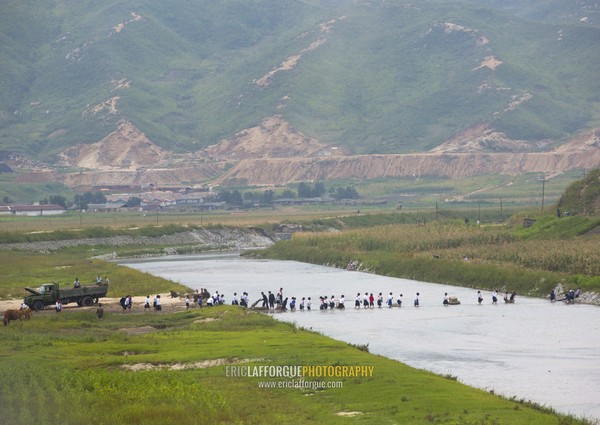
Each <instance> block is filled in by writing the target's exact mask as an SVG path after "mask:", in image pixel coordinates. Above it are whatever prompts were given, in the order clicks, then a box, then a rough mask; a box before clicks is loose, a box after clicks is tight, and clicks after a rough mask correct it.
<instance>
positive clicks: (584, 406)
mask: <svg viewBox="0 0 600 425" xmlns="http://www.w3.org/2000/svg"><path fill="white" fill-rule="evenodd" d="M120 263H121V264H123V265H126V266H128V267H132V268H136V269H139V270H142V271H145V272H148V273H151V274H154V275H157V276H162V277H165V278H167V279H171V280H173V281H176V282H180V283H182V284H184V285H186V286H189V287H190V288H194V289H200V288H208V289H209V291H211V292H214V291H219V293H223V294H225V295H226V299H227V302H228V303H229V302H230V300H231V296H232V294H233V293H234V292H237V294H238V296H239V295H240V294H241V293H242V292H244V291H246V292H248V293H249V294H250V300H251V301H255V300H257V299H258V298H259V297H260V293H261V291H265V293H267V291H272V292H277V291H278V290H279V288H281V287H283V291H284V296H285V297H289V298H291V297H292V296H295V297H297V298H298V299H300V298H301V297H309V296H310V297H311V298H312V300H313V311H310V312H307V311H304V312H301V311H295V312H289V311H288V312H285V313H278V314H274V317H275V318H277V319H279V320H283V321H289V322H295V323H296V324H297V325H298V326H302V327H304V328H309V329H312V330H315V331H318V332H321V333H323V334H324V335H328V336H330V337H332V338H336V339H338V340H342V341H346V342H350V343H353V344H368V345H369V351H370V352H371V353H375V354H380V355H383V356H386V357H389V358H392V359H396V360H399V361H401V362H403V363H406V364H408V365H411V366H413V367H416V368H420V369H427V370H430V371H433V372H436V373H439V374H450V375H452V376H456V377H457V378H458V380H459V381H461V382H463V383H465V384H468V385H471V386H474V387H478V388H482V389H485V390H493V391H494V392H495V393H497V394H502V395H505V396H508V397H512V396H515V397H516V398H517V399H526V400H531V401H535V402H537V403H540V404H543V405H546V406H549V407H552V408H554V409H556V410H558V411H561V412H564V413H571V414H574V415H577V416H580V417H586V418H590V419H595V420H598V419H600V338H598V336H599V335H600V308H599V307H597V306H590V305H581V304H575V305H565V304H563V303H561V302H558V303H550V302H549V301H547V300H543V299H538V298H528V297H523V296H517V299H516V303H515V304H505V303H504V302H503V301H502V297H500V301H499V303H498V304H497V305H493V304H492V303H491V293H490V292H488V291H482V293H483V295H484V301H483V303H482V304H481V305H479V304H478V303H477V294H476V292H477V291H476V290H473V289H468V288H461V287H454V286H447V285H440V284H435V283H425V282H418V281H413V280H408V279H398V278H390V277H385V276H377V275H373V274H368V273H361V272H355V271H346V270H340V269H335V268H329V267H323V266H315V265H311V264H305V263H299V262H295V261H272V260H256V259H245V258H242V257H239V256H238V255H236V254H215V255H202V256H189V257H161V258H155V259H150V260H141V261H133V260H129V261H121V262H120ZM358 292H360V293H362V294H364V293H365V292H369V293H371V292H373V293H374V294H375V297H377V295H378V294H379V292H382V293H383V295H384V299H385V298H387V294H389V293H390V292H393V294H394V298H396V297H397V295H398V294H399V293H403V299H404V302H403V305H402V308H392V309H388V308H385V307H384V308H381V309H379V308H377V307H376V308H374V309H362V308H361V309H358V310H356V309H354V298H355V296H356V294H357V293H358ZM416 292H419V293H420V297H419V298H420V306H419V307H418V308H416V307H414V306H413V299H414V297H415V294H416ZM445 292H447V293H448V294H449V295H451V296H456V297H458V299H459V300H460V301H461V304H460V305H452V306H443V305H442V300H443V297H444V293H445ZM341 294H344V295H345V297H346V309H345V310H337V309H336V310H325V311H320V310H319V309H318V304H319V303H318V299H319V296H327V297H331V295H335V298H336V299H338V298H339V296H340V295H341Z"/></svg>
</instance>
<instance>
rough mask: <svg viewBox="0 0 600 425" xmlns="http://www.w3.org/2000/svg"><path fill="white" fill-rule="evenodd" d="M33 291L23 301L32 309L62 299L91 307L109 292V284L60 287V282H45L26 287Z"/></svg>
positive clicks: (40, 307) (42, 307) (37, 309)
mask: <svg viewBox="0 0 600 425" xmlns="http://www.w3.org/2000/svg"><path fill="white" fill-rule="evenodd" d="M25 290H26V291H28V292H31V295H27V296H26V297H25V299H24V300H23V302H24V303H25V304H26V305H28V306H29V307H30V308H31V309H33V310H36V311H39V310H43V309H44V308H45V307H46V306H47V305H54V304H55V303H56V301H58V300H60V302H61V303H62V304H69V303H77V305H78V306H86V307H90V306H92V305H94V304H95V303H97V302H98V300H99V299H100V298H102V297H105V296H106V293H107V292H108V285H87V286H81V287H79V288H69V289H60V287H59V284H58V283H44V284H42V285H41V286H40V287H39V288H25Z"/></svg>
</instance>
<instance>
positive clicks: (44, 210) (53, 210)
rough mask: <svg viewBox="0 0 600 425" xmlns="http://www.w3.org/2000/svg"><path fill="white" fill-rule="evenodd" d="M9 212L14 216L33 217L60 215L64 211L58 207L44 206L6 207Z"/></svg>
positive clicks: (52, 205)
mask: <svg viewBox="0 0 600 425" xmlns="http://www.w3.org/2000/svg"><path fill="white" fill-rule="evenodd" d="M8 207H9V208H10V211H11V213H12V214H14V215H26V216H29V217H35V216H38V215H42V216H43V215H60V214H64V212H65V211H66V210H65V209H64V208H63V207H61V206H60V205H54V204H44V205H8Z"/></svg>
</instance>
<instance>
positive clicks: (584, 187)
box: [582, 170, 586, 215]
mask: <svg viewBox="0 0 600 425" xmlns="http://www.w3.org/2000/svg"><path fill="white" fill-rule="evenodd" d="M585 189H586V183H585V170H583V194H582V195H583V215H585V213H586V211H585Z"/></svg>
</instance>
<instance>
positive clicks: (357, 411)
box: [0, 307, 587, 425]
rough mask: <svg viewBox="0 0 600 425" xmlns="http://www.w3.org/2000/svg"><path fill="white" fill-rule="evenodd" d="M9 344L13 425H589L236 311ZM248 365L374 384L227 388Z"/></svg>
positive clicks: (47, 320) (12, 333)
mask: <svg viewBox="0 0 600 425" xmlns="http://www.w3.org/2000/svg"><path fill="white" fill-rule="evenodd" d="M2 340H3V343H2V345H1V347H0V356H1V357H2V359H3V361H2V362H1V363H0V373H1V374H2V380H0V405H1V406H2V414H3V419H2V423H3V424H6V425H22V424H29V423H36V424H56V423H62V424H77V425H82V424H116V423H128V424H198V423H204V424H234V423H235V424H272V423H285V424H307V423H327V424H346V423H363V424H385V423H389V424H392V423H401V424H490V425H491V424H511V425H514V424H527V425H533V424H540V425H551V424H557V425H560V424H579V423H587V422H585V421H579V420H576V419H573V418H571V417H564V416H560V415H556V414H554V413H553V412H551V411H549V410H548V409H544V408H541V407H540V406H536V405H534V404H531V403H529V402H527V401H523V400H521V401H519V400H515V399H510V400H507V399H502V398H499V397H497V396H495V395H492V394H490V393H487V392H485V391H481V390H476V389H472V388H470V387H467V386H465V385H463V384H461V383H459V382H456V381H455V379H454V378H453V377H451V376H447V377H442V376H437V375H434V374H431V373H429V372H425V371H420V370H416V369H412V368H410V367H407V366H405V365H403V364H401V363H398V362H396V361H392V360H389V359H386V358H383V357H380V356H375V355H372V354H369V353H368V352H365V350H364V349H361V347H354V346H350V345H348V344H345V343H342V342H337V341H334V340H331V339H329V338H326V337H323V336H321V335H318V334H315V333H312V332H307V331H305V330H302V329H298V328H297V327H295V326H294V325H291V324H285V323H280V322H277V321H275V320H274V319H273V318H271V317H268V316H266V315H263V314H260V313H255V312H251V311H245V310H242V309H239V308H234V307H215V308H205V309H202V310H201V309H193V310H190V311H183V312H179V313H170V314H160V313H147V314H144V313H139V314H137V313H132V314H122V313H113V314H110V313H107V314H106V315H105V317H104V318H103V319H101V320H100V319H98V318H97V317H96V316H95V314H94V310H93V309H92V310H83V309H79V310H78V311H77V312H72V311H69V312H63V313H61V314H56V313H54V312H51V311H49V312H45V313H41V314H40V313H37V314H35V315H34V317H33V319H32V320H31V321H29V322H24V323H22V324H21V323H19V322H16V323H14V322H13V323H11V324H10V325H9V326H8V327H4V328H3V329H2ZM241 365H244V366H266V367H271V366H275V367H277V366H301V367H310V366H327V367H328V366H333V367H338V366H339V367H354V366H367V367H372V371H373V372H372V375H370V374H366V376H346V377H340V376H337V375H335V376H329V377H309V376H306V374H305V375H304V376H303V377H302V378H299V377H297V378H295V381H294V380H293V379H292V378H286V377H274V376H271V375H270V374H269V375H268V376H266V377H265V376H263V377H239V376H238V377H234V376H228V372H227V371H228V369H227V367H228V366H230V367H231V366H241ZM338 370H341V369H338ZM229 371H230V373H229V375H231V369H229ZM301 379H302V380H303V381H304V382H305V383H304V384H300V381H301ZM264 382H268V384H261V383H264ZM322 383H323V384H322ZM261 385H262V386H265V385H274V386H286V385H287V386H293V385H296V386H298V387H301V388H281V387H276V388H261ZM309 385H310V386H314V387H308V386H309ZM317 385H328V386H335V388H316V386H317ZM340 385H341V387H340ZM305 386H307V387H305Z"/></svg>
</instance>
